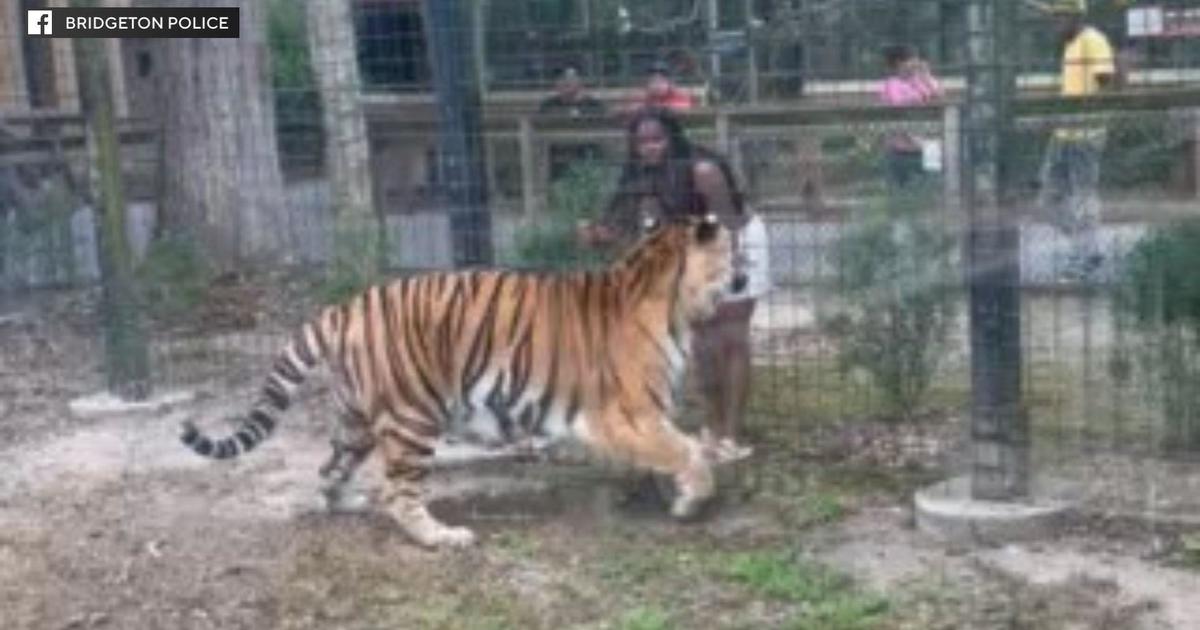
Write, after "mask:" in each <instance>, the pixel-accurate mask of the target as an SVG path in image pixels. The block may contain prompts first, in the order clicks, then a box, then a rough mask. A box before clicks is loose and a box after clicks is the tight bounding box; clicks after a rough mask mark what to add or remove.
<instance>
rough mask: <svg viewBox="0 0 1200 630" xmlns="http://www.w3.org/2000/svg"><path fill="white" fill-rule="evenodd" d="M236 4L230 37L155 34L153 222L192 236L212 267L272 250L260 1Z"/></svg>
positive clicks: (275, 217) (273, 168) (276, 177)
mask: <svg viewBox="0 0 1200 630" xmlns="http://www.w3.org/2000/svg"><path fill="white" fill-rule="evenodd" d="M180 5H184V6H204V7H209V6H240V7H241V37H240V38H239V39H184V38H180V39H164V40H161V43H162V58H163V59H162V61H163V63H162V70H161V71H160V73H159V75H160V77H161V79H160V80H161V84H160V85H161V87H162V102H163V112H164V115H163V117H164V121H163V125H164V127H163V141H162V142H163V145H162V148H163V153H164V156H163V157H164V159H163V191H162V198H161V204H160V206H159V207H160V216H161V219H162V227H163V229H164V230H165V231H167V232H168V233H173V234H176V235H182V236H185V237H188V238H194V239H197V240H198V242H199V244H200V245H201V247H202V250H203V251H204V253H205V254H206V256H207V257H208V258H209V259H210V260H211V261H212V262H214V263H215V264H216V265H217V267H218V268H220V269H225V270H230V269H232V268H234V267H235V266H238V265H243V264H247V263H261V262H269V261H271V260H273V259H275V258H276V257H277V256H278V255H279V253H280V252H281V251H282V247H283V244H284V243H283V240H282V239H281V238H280V237H279V235H280V234H281V233H283V232H284V230H283V229H282V228H283V227H284V226H283V225H282V222H283V220H284V202H283V177H282V175H281V173H280V170H279V158H278V152H277V149H276V143H275V108H274V103H273V101H272V99H271V94H270V89H271V88H270V86H271V81H270V73H269V64H270V59H269V51H268V49H267V42H266V37H265V31H264V12H265V11H266V4H265V3H263V2H259V1H251V2H237V1H236V0H235V1H233V2H229V1H224V0H188V1H187V2H183V3H180V2H172V3H170V5H169V6H176V7H177V6H180Z"/></svg>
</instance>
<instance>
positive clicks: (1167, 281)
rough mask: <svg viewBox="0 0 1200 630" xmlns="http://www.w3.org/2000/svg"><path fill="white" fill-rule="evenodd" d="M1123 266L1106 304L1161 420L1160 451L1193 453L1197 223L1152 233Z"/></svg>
mask: <svg viewBox="0 0 1200 630" xmlns="http://www.w3.org/2000/svg"><path fill="white" fill-rule="evenodd" d="M1123 263H1124V264H1123V265H1122V272H1121V275H1120V277H1119V278H1118V282H1117V283H1115V285H1114V287H1115V289H1114V290H1115V295H1114V304H1115V305H1116V307H1117V314H1118V322H1119V323H1120V324H1121V325H1123V326H1125V327H1127V328H1132V329H1133V330H1134V331H1135V332H1136V335H1135V337H1134V339H1135V341H1134V343H1133V344H1131V347H1130V348H1127V349H1124V350H1125V351H1126V352H1128V354H1129V355H1130V358H1131V359H1132V361H1131V363H1132V364H1133V365H1135V366H1136V367H1137V369H1138V370H1139V372H1140V374H1141V375H1142V376H1143V377H1144V378H1143V379H1142V380H1141V381H1140V382H1141V383H1142V386H1143V393H1144V394H1146V395H1147V396H1148V397H1149V398H1150V399H1151V400H1152V401H1153V402H1154V403H1155V404H1156V405H1157V406H1158V407H1159V408H1160V409H1161V411H1162V413H1163V418H1164V423H1165V426H1164V433H1163V447H1164V448H1165V449H1166V450H1186V451H1196V450H1200V388H1197V387H1196V383H1197V382H1200V275H1198V274H1196V271H1195V270H1196V268H1197V265H1200V220H1197V219H1188V220H1184V221H1181V222H1178V223H1175V224H1172V225H1169V226H1165V227H1162V228H1157V229H1154V230H1152V231H1151V232H1150V233H1149V234H1147V235H1146V236H1144V237H1143V238H1142V239H1141V240H1140V241H1139V242H1138V243H1137V244H1136V245H1135V246H1134V247H1133V249H1132V250H1130V252H1129V254H1127V255H1126V257H1125V259H1124V261H1123Z"/></svg>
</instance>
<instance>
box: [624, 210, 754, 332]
mask: <svg viewBox="0 0 1200 630" xmlns="http://www.w3.org/2000/svg"><path fill="white" fill-rule="evenodd" d="M626 261H627V264H628V265H629V266H630V267H631V268H633V269H637V270H638V271H640V273H641V274H643V276H642V277H643V278H654V279H658V280H660V281H662V282H663V283H664V284H662V285H661V286H660V287H659V288H660V289H661V290H663V291H666V292H667V293H668V294H669V295H670V297H671V298H673V299H672V301H673V302H674V303H675V305H676V308H677V312H679V313H680V314H681V315H682V316H683V317H684V318H686V319H687V320H690V321H695V320H699V319H704V318H706V317H708V316H710V315H712V313H713V312H714V311H715V310H716V308H717V305H718V304H719V303H720V301H721V299H722V298H723V297H724V296H725V295H726V294H727V293H730V292H737V291H738V290H740V289H741V288H742V287H743V286H744V285H745V282H746V277H745V275H744V274H742V273H740V272H738V271H737V270H736V269H735V268H734V257H733V239H732V235H731V233H730V231H729V229H728V228H726V227H725V226H724V225H722V224H721V223H720V221H718V220H717V219H716V217H715V216H713V215H708V216H704V217H687V218H684V219H678V220H674V221H669V222H659V221H656V220H653V219H650V220H648V221H647V222H646V223H645V224H644V225H643V236H642V238H641V240H640V241H639V243H638V245H636V246H635V247H634V248H633V250H632V251H631V253H630V254H629V256H628V257H627V259H626ZM650 284H654V283H653V282H651V283H650Z"/></svg>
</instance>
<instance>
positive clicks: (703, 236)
mask: <svg viewBox="0 0 1200 630" xmlns="http://www.w3.org/2000/svg"><path fill="white" fill-rule="evenodd" d="M720 230H721V222H720V221H718V220H717V215H715V214H706V215H704V218H703V219H701V220H700V222H699V223H697V224H696V242H697V243H700V244H701V245H704V244H706V243H709V242H711V241H712V240H713V239H715V238H717V233H718V232H720Z"/></svg>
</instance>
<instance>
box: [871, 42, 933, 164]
mask: <svg viewBox="0 0 1200 630" xmlns="http://www.w3.org/2000/svg"><path fill="white" fill-rule="evenodd" d="M883 56H884V60H885V61H886V62H887V66H888V70H889V71H890V72H891V74H890V75H889V76H888V77H887V78H886V79H885V80H884V81H883V85H881V86H880V88H879V99H880V100H881V101H882V102H883V103H884V104H885V105H890V106H892V107H911V106H914V105H924V104H926V103H931V102H934V101H936V100H938V99H940V98H941V97H942V86H941V84H939V83H938V80H937V79H936V78H934V76H933V74H932V73H931V72H930V71H929V65H928V64H926V63H925V61H924V60H922V59H921V58H920V57H919V56H918V55H917V53H916V51H915V50H914V49H913V47H912V46H907V45H903V44H901V45H896V46H889V47H888V48H887V49H885V50H884V53H883ZM885 142H886V156H887V157H886V167H887V176H888V181H889V182H890V183H891V184H892V185H893V186H895V187H898V188H902V187H905V186H908V185H909V184H911V183H914V182H915V181H916V180H917V179H918V178H919V177H920V176H921V174H922V173H923V172H924V168H923V165H922V157H921V155H922V153H921V152H922V146H921V142H920V141H919V139H918V138H917V137H916V136H914V135H913V134H911V133H909V132H907V131H904V130H896V131H893V132H891V133H889V134H888V136H887V138H886V140H885Z"/></svg>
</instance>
